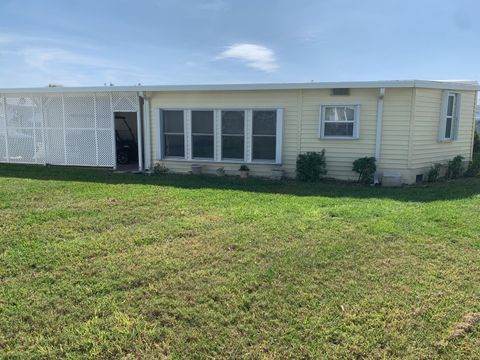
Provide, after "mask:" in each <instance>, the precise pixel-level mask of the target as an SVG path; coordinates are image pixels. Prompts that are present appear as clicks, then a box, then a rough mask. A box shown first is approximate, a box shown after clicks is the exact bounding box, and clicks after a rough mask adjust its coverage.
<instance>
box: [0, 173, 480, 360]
mask: <svg viewBox="0 0 480 360" xmlns="http://www.w3.org/2000/svg"><path fill="white" fill-rule="evenodd" d="M479 312H480V179H478V178H477V179H462V180H458V181H456V182H451V183H439V184H436V185H433V186H429V187H409V188H403V189H382V188H369V187H362V186H358V185H349V184H342V183H340V184H335V183H332V182H325V183H320V184H304V183H297V182H293V181H292V182H282V183H274V182H269V181H262V180H253V179H249V180H247V181H241V180H239V179H237V178H215V177H193V176H173V175H168V176H163V177H162V176H150V177H147V176H142V175H119V174H112V173H110V172H107V171H104V170H85V169H66V168H52V167H50V168H43V167H28V166H8V165H2V166H0V358H54V357H69V358H84V357H90V358H118V357H126V358H199V359H200V358H202V359H203V358H267V359H268V358H278V359H284V358H331V359H337V358H349V359H350V358H374V359H378V358H387V359H391V358H411V359H421V358H428V359H430V358H445V359H452V358H455V359H458V358H471V359H478V358H480V323H477V324H476V325H474V326H473V329H472V331H470V332H468V333H466V334H465V336H459V337H457V338H449V336H450V334H451V333H452V332H453V331H454V329H455V327H456V326H457V324H458V323H461V322H462V321H463V319H464V316H466V315H467V314H471V313H479Z"/></svg>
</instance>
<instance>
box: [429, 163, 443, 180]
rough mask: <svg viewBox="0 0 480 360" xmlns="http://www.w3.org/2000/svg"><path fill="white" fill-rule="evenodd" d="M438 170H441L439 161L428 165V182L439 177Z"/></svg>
mask: <svg viewBox="0 0 480 360" xmlns="http://www.w3.org/2000/svg"><path fill="white" fill-rule="evenodd" d="M440 170H442V164H439V163H437V164H433V165H432V166H431V167H430V170H428V173H427V181H428V182H435V181H438V179H439V178H440Z"/></svg>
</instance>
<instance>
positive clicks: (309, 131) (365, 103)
mask: <svg viewBox="0 0 480 360" xmlns="http://www.w3.org/2000/svg"><path fill="white" fill-rule="evenodd" d="M377 96H378V89H351V92H350V95H349V96H331V95H330V90H328V89H325V90H304V91H303V106H302V128H301V137H300V151H301V152H307V151H321V150H322V149H325V154H326V160H327V171H328V173H327V176H328V177H334V178H338V179H344V180H348V179H355V178H356V177H357V175H356V174H355V173H353V172H352V162H353V161H354V160H355V159H357V158H359V157H362V156H373V155H374V154H375V124H376V112H377ZM322 104H351V105H354V104H360V136H359V138H358V139H340V140H338V139H320V138H319V127H320V105H322Z"/></svg>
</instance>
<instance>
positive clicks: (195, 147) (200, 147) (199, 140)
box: [192, 110, 213, 159]
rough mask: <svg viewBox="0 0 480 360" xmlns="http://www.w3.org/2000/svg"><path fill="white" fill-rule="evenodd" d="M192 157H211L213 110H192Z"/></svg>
mask: <svg viewBox="0 0 480 360" xmlns="http://www.w3.org/2000/svg"><path fill="white" fill-rule="evenodd" d="M192 157H194V158H208V159H211V158H213V111H211V110H193V111H192Z"/></svg>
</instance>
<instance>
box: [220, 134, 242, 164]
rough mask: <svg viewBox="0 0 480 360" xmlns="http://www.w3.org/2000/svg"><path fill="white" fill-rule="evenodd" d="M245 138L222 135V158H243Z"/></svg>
mask: <svg viewBox="0 0 480 360" xmlns="http://www.w3.org/2000/svg"><path fill="white" fill-rule="evenodd" d="M244 148H245V139H244V137H243V136H229V135H223V136H222V158H223V159H239V160H243V158H244V157H245V153H244Z"/></svg>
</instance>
